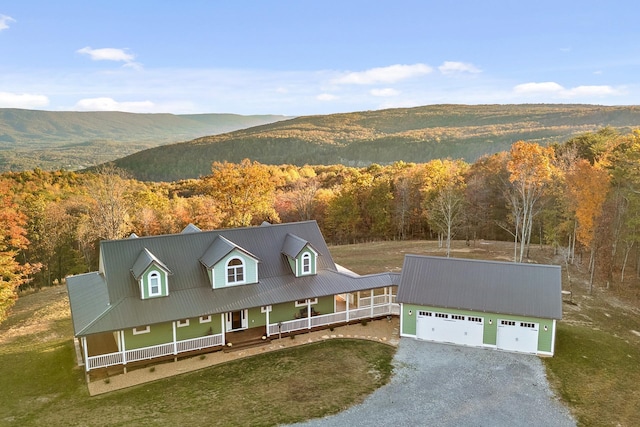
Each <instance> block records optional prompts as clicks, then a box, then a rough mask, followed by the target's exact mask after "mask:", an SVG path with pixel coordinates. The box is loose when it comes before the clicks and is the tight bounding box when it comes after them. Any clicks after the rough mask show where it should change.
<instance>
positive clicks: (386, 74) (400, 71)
mask: <svg viewBox="0 0 640 427" xmlns="http://www.w3.org/2000/svg"><path fill="white" fill-rule="evenodd" d="M432 71H433V68H431V67H429V66H428V65H425V64H413V65H402V64H396V65H390V66H388V67H379V68H371V69H369V70H365V71H357V72H351V73H347V74H345V75H343V76H342V77H338V78H336V79H334V80H333V83H335V84H357V85H370V84H377V83H395V82H398V81H400V80H406V79H411V78H414V77H418V76H423V75H425V74H429V73H431V72H432Z"/></svg>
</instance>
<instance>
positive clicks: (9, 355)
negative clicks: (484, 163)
mask: <svg viewBox="0 0 640 427" xmlns="http://www.w3.org/2000/svg"><path fill="white" fill-rule="evenodd" d="M510 249H511V246H510V245H509V244H500V243H492V242H477V243H476V244H472V245H471V246H470V247H468V246H466V245H465V244H464V242H456V245H454V250H455V252H454V256H459V257H473V258H486V259H505V258H507V259H508V254H509V253H510ZM330 250H331V253H332V255H333V256H334V258H335V260H336V261H337V262H338V263H340V264H342V265H344V266H345V267H347V268H350V269H352V270H354V271H356V272H358V273H367V272H379V271H381V270H383V269H387V270H394V271H398V270H399V269H400V267H401V265H402V258H403V256H404V254H405V253H421V254H436V255H438V254H442V251H441V250H440V249H438V248H437V246H436V244H435V243H434V242H384V243H368V244H361V245H348V246H337V247H331V248H330ZM547 252H548V251H547V250H545V249H538V248H535V249H533V250H532V254H533V257H534V259H536V260H538V261H539V262H550V260H551V258H550V254H548V253H547ZM572 278H573V281H574V283H573V286H572V290H573V303H566V304H565V305H564V319H563V321H562V322H560V325H559V328H558V335H557V347H556V354H555V357H553V358H546V359H544V363H545V365H546V367H547V372H548V376H549V378H550V381H551V383H552V385H553V387H554V388H555V390H556V392H557V394H558V397H559V398H560V399H561V400H562V401H563V402H565V404H567V406H569V408H570V409H571V411H572V412H573V414H574V415H575V416H576V418H577V420H578V422H579V424H580V425H584V426H600V425H604V426H607V425H611V426H635V425H639V422H638V421H639V420H640V405H639V404H638V402H640V336H638V335H637V332H635V331H640V309H639V307H638V306H639V304H638V302H637V300H636V299H634V298H635V297H630V296H625V295H623V293H622V292H618V293H614V292H613V291H611V290H604V289H599V288H598V289H597V290H596V292H595V293H594V295H592V296H591V295H588V294H587V292H586V285H585V284H584V282H583V281H581V279H580V271H579V270H578V269H576V271H572ZM631 295H635V293H631ZM393 354H394V349H393V348H392V347H389V346H386V345H383V344H377V343H373V342H368V341H347V340H330V341H326V342H322V343H318V344H313V345H306V346H301V347H296V348H293V349H288V350H283V351H279V352H274V353H269V354H263V355H260V356H256V357H253V358H250V359H244V360H238V361H235V362H231V363H228V364H225V365H220V366H216V367H211V368H207V369H203V370H200V371H196V372H193V373H189V374H184V375H180V376H176V377H173V378H168V379H165V380H160V381H157V382H154V383H148V384H143V385H140V386H136V387H133V388H130V389H126V390H120V391H116V392H113V393H109V394H105V395H100V396H96V397H89V394H88V391H87V388H86V384H85V382H84V375H83V372H82V370H81V369H79V368H78V367H76V366H75V360H74V359H75V356H74V349H73V342H72V327H71V320H70V315H69V308H68V302H67V298H66V292H65V290H64V288H61V287H58V288H48V289H44V290H42V291H40V292H37V293H32V294H29V295H23V296H21V298H20V299H19V300H18V303H17V304H16V306H15V308H14V309H13V312H12V314H11V316H10V317H9V319H8V320H7V321H6V322H4V323H3V324H2V325H0V402H2V404H1V405H0V426H36V425H47V426H73V425H82V426H107V425H108V426H113V425H136V426H139V425H140V426H145V425H189V424H191V425H205V424H206V425H225V426H226V425H277V424H280V423H291V422H296V421H301V420H305V419H309V418H313V417H319V416H323V415H326V414H331V413H335V412H339V411H341V410H343V409H344V408H346V407H348V406H351V405H353V404H355V403H356V402H359V401H361V400H362V399H363V398H364V397H365V396H367V395H368V394H369V393H371V392H372V391H373V390H375V389H376V388H377V387H380V386H381V385H383V384H385V383H386V382H388V380H389V379H390V377H391V376H392V365H391V360H392V357H393ZM292 402H295V403H292Z"/></svg>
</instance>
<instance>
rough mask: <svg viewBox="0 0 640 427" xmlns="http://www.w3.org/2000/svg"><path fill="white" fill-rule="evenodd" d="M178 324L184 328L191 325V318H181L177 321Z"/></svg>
mask: <svg viewBox="0 0 640 427" xmlns="http://www.w3.org/2000/svg"><path fill="white" fill-rule="evenodd" d="M176 326H177V327H178V328H184V327H187V326H189V319H180V320H178V321H176Z"/></svg>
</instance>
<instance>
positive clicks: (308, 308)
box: [307, 298, 311, 329]
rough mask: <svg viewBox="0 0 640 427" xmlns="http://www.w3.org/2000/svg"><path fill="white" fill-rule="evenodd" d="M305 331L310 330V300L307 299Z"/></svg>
mask: <svg viewBox="0 0 640 427" xmlns="http://www.w3.org/2000/svg"><path fill="white" fill-rule="evenodd" d="M307 329H311V298H307Z"/></svg>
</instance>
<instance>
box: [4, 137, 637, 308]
mask: <svg viewBox="0 0 640 427" xmlns="http://www.w3.org/2000/svg"><path fill="white" fill-rule="evenodd" d="M210 171H211V172H210V173H209V174H207V175H206V176H203V177H202V178H200V179H192V180H185V181H179V182H172V183H154V182H142V181H138V180H135V179H132V178H130V177H128V176H127V175H126V174H125V173H124V172H123V171H122V170H119V169H117V168H114V167H113V166H108V167H105V168H101V169H98V170H96V171H93V172H82V173H80V172H69V171H56V172H45V171H42V170H38V169H36V170H34V171H24V172H12V173H4V174H3V175H2V176H0V225H2V227H1V228H0V230H3V231H4V233H3V234H2V235H1V237H2V238H1V239H0V277H3V278H4V280H3V281H0V320H1V319H2V312H3V310H5V309H6V308H7V307H9V306H11V304H12V302H13V296H15V293H14V292H15V289H16V288H17V287H29V286H36V287H42V286H48V285H50V284H52V283H60V282H62V281H63V279H64V277H65V276H67V275H69V274H77V273H82V272H86V271H91V270H95V269H97V248H98V244H99V241H100V240H104V239H120V238H124V237H126V236H128V235H129V234H131V233H135V234H137V235H138V236H147V235H157V234H167V233H178V232H180V231H181V230H183V229H184V228H185V227H186V226H187V225H188V224H194V225H196V226H197V227H199V228H200V229H202V230H209V229H220V228H226V227H238V226H252V225H259V224H261V223H262V222H263V221H269V222H272V223H277V222H291V221H299V220H309V219H314V220H316V221H317V222H318V224H319V226H320V228H321V230H322V232H323V235H324V236H325V237H326V239H327V241H328V242H329V243H331V244H344V243H353V242H362V241H371V240H392V239H397V240H404V239H438V241H439V242H440V243H441V245H442V250H443V255H446V254H448V252H449V243H450V242H451V240H452V239H462V240H466V241H467V242H468V244H469V246H472V245H474V244H476V242H478V240H480V239H487V240H504V241H509V242H513V258H512V259H513V260H514V261H518V262H525V261H526V260H527V256H528V253H529V247H530V245H532V244H537V243H544V244H547V245H550V246H551V248H553V250H554V251H555V257H556V258H555V259H557V260H558V262H562V263H563V264H564V265H565V267H566V266H572V267H571V268H574V267H573V266H574V265H575V266H576V267H575V268H580V269H581V270H582V271H583V272H589V273H590V275H591V279H590V282H591V283H592V284H593V286H598V284H601V285H603V286H606V287H607V288H611V289H624V290H625V291H626V292H628V293H630V294H631V295H633V296H634V298H636V297H640V291H639V290H640V288H639V287H638V286H637V283H638V278H640V245H639V243H640V225H639V224H640V221H639V218H640V172H639V171H640V131H634V132H633V133H629V134H621V133H618V132H617V131H615V130H613V129H612V128H605V129H602V130H600V131H598V132H596V133H585V134H581V135H579V136H576V137H573V138H571V139H569V140H568V141H567V142H565V143H563V144H554V145H551V146H542V145H540V144H537V143H535V142H523V141H521V142H517V143H515V144H513V145H512V146H511V147H510V148H509V150H508V151H502V152H499V153H496V154H493V155H488V156H483V157H481V158H480V159H478V160H476V161H475V162H473V163H468V162H465V161H463V160H447V159H444V160H440V159H437V160H432V161H429V162H427V163H405V162H395V163H393V164H391V165H385V166H381V165H377V164H374V165H370V166H368V167H349V166H344V165H330V166H322V165H315V166H295V165H278V166H275V165H265V164H261V163H258V162H255V161H253V162H252V161H250V160H248V159H245V160H243V161H241V162H240V163H228V162H214V163H213V164H212V165H211V166H210ZM478 244H479V243H478Z"/></svg>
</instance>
